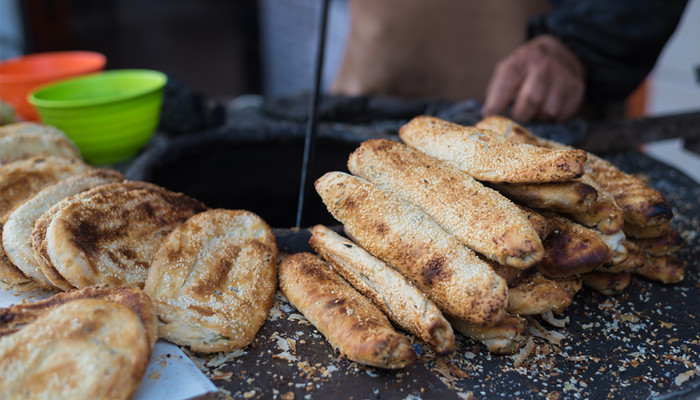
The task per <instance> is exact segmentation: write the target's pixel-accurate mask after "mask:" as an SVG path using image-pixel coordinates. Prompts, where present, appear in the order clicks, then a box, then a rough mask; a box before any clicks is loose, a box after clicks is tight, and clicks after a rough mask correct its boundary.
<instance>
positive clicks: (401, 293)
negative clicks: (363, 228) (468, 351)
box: [309, 225, 454, 354]
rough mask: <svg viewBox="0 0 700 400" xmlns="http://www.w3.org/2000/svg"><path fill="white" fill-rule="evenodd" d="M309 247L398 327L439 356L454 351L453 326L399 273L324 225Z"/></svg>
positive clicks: (315, 234) (317, 226)
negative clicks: (425, 344) (431, 348)
mask: <svg viewBox="0 0 700 400" xmlns="http://www.w3.org/2000/svg"><path fill="white" fill-rule="evenodd" d="M309 244H310V245H311V247H312V248H313V249H314V250H316V252H317V253H319V254H320V255H321V256H322V257H323V258H324V259H325V260H326V262H328V263H330V264H331V265H332V266H333V269H334V270H335V271H337V272H338V273H339V274H340V275H341V276H342V277H343V278H345V280H346V281H348V282H349V283H350V284H352V286H353V287H354V288H355V289H356V290H357V291H358V292H360V293H362V294H363V295H365V296H366V297H367V298H369V299H370V300H372V301H373V302H374V304H376V305H377V307H379V309H380V310H382V311H383V312H384V314H386V315H387V316H388V317H389V318H390V319H391V320H392V321H393V322H394V323H395V324H396V325H398V326H399V327H401V328H402V329H404V330H405V331H407V332H408V333H411V334H413V335H415V336H416V337H418V338H420V339H421V340H423V341H425V342H427V343H428V344H430V345H431V346H432V347H433V348H434V349H435V351H436V352H437V353H439V354H446V353H449V352H450V351H451V350H452V347H453V345H454V333H453V332H452V326H451V325H450V323H449V322H447V320H446V319H445V317H444V316H443V315H442V313H441V312H440V310H439V309H438V308H437V306H436V305H435V304H433V302H432V301H430V300H428V299H427V298H426V297H425V296H424V295H423V293H421V292H420V291H419V290H418V289H417V288H416V287H415V286H413V285H412V284H411V283H410V282H408V281H407V280H406V278H404V277H403V275H401V274H400V273H399V272H397V271H395V270H394V269H392V268H391V267H389V266H388V265H386V264H385V263H384V262H382V261H381V260H379V259H377V258H375V257H374V256H373V255H371V254H369V253H368V252H367V251H365V250H364V249H363V248H361V247H360V246H358V245H357V244H355V243H353V242H351V241H350V240H348V239H345V238H343V237H342V236H340V235H338V234H337V233H335V232H333V231H332V230H330V229H328V228H327V227H325V226H323V225H316V226H314V228H313V234H312V236H311V240H309Z"/></svg>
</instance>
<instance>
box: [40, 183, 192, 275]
mask: <svg viewBox="0 0 700 400" xmlns="http://www.w3.org/2000/svg"><path fill="white" fill-rule="evenodd" d="M205 209H206V207H205V206H204V205H203V204H202V203H200V202H199V201H198V200H195V199H193V198H191V197H188V196H186V195H184V194H182V193H175V192H171V191H169V190H165V189H160V190H149V189H138V190H129V191H126V192H121V193H106V194H96V195H94V196H91V197H88V198H85V199H81V198H79V199H78V200H74V201H71V202H70V203H69V204H66V205H65V206H63V207H62V208H61V209H60V210H59V211H58V212H57V213H56V215H55V216H54V217H53V219H52V220H51V223H50V224H49V226H48V228H47V229H46V239H45V241H46V245H47V253H48V255H49V258H50V260H51V263H52V264H53V266H54V267H55V268H56V269H57V270H58V272H59V273H60V274H61V276H63V277H64V278H65V279H66V280H67V281H68V282H70V283H71V285H73V286H75V287H85V286H92V285H96V284H107V285H109V286H135V287H143V284H144V282H145V280H146V276H147V274H148V268H149V267H150V265H151V262H152V261H153V256H154V255H155V253H156V251H157V250H158V247H159V246H160V244H161V243H162V241H163V240H164V239H165V237H166V236H167V235H168V234H169V233H170V232H171V231H172V230H173V229H175V228H176V227H177V226H179V225H180V224H182V223H183V222H185V221H186V220H187V219H188V218H189V217H191V216H192V215H194V214H197V213H199V212H202V211H204V210H205Z"/></svg>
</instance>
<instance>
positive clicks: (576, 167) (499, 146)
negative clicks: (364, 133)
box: [399, 116, 586, 183]
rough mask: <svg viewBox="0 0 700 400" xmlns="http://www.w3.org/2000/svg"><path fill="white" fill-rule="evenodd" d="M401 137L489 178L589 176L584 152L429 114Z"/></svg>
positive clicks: (539, 179)
mask: <svg viewBox="0 0 700 400" xmlns="http://www.w3.org/2000/svg"><path fill="white" fill-rule="evenodd" d="M399 135H400V136H401V139H402V140H403V141H404V143H406V144H407V145H409V146H410V147H412V148H414V149H417V150H419V151H422V152H423V153H426V154H428V155H430V156H432V157H435V158H437V159H440V160H443V161H446V162H448V163H450V164H452V165H454V166H455V167H457V168H458V169H460V170H462V171H465V172H467V173H468V174H469V175H471V176H472V177H474V178H475V179H478V180H483V181H489V182H511V183H536V182H537V183H540V182H561V181H567V180H570V179H574V178H578V177H579V176H581V175H583V172H584V171H583V168H584V166H585V164H586V152H585V151H583V150H553V149H547V148H540V147H536V146H531V145H527V144H522V143H519V142H516V141H513V140H510V139H507V138H505V137H503V136H501V135H498V134H495V133H493V132H491V131H489V130H483V129H478V128H474V127H467V126H461V125H457V124H453V123H451V122H447V121H444V120H441V119H439V118H434V117H428V116H420V117H416V118H414V119H412V120H411V121H410V122H409V123H408V124H406V125H404V126H402V127H401V129H400V131H399Z"/></svg>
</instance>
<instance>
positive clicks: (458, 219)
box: [348, 139, 544, 269]
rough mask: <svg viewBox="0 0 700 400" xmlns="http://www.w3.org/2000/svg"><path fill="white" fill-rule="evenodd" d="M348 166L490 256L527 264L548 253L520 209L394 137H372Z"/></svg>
mask: <svg viewBox="0 0 700 400" xmlns="http://www.w3.org/2000/svg"><path fill="white" fill-rule="evenodd" d="M348 168H349V169H350V171H351V172H352V173H353V174H355V175H357V176H359V177H361V178H364V179H366V180H368V181H370V182H372V183H373V184H375V185H376V186H377V187H378V188H379V189H381V190H383V191H385V192H388V193H391V194H393V195H395V196H397V197H400V198H401V199H403V200H404V201H407V202H409V203H412V204H414V205H416V206H418V207H420V208H421V209H422V210H423V211H425V212H426V213H427V214H428V215H430V216H431V217H432V218H433V219H434V220H435V222H437V223H438V224H439V225H440V226H441V227H442V228H443V229H445V230H446V231H448V232H450V233H451V234H453V235H454V236H455V237H456V238H457V239H459V241H460V242H462V243H463V244H465V245H466V246H467V247H469V248H470V249H472V250H473V251H475V252H477V253H480V254H482V255H484V256H486V257H487V258H489V259H491V260H494V261H496V262H499V263H501V264H504V265H509V266H512V267H515V268H521V269H527V268H529V267H531V266H532V265H534V264H535V263H537V262H539V261H540V260H541V259H542V257H543V256H544V248H543V247H542V242H541V241H540V238H539V236H538V235H537V232H536V231H535V230H534V229H533V227H532V225H531V224H530V222H529V221H528V219H527V216H526V215H525V214H524V213H523V212H522V211H521V210H520V208H518V207H517V206H516V205H515V204H513V203H512V202H511V201H510V200H508V199H506V198H505V197H503V196H502V195H501V194H500V193H498V192H497V191H495V190H492V189H490V188H488V187H485V186H484V185H482V184H481V183H479V182H478V181H476V180H474V179H473V178H471V177H470V176H469V175H467V174H465V173H463V172H461V171H459V170H457V169H455V168H452V167H450V166H449V165H447V164H445V163H442V162H440V161H438V160H436V159H434V158H432V157H429V156H427V155H425V154H423V153H421V152H419V151H416V150H413V149H410V148H408V147H406V146H405V145H403V144H401V143H398V142H394V141H391V140H384V139H373V140H368V141H365V142H364V143H362V144H361V145H360V147H359V148H357V149H356V150H355V151H354V152H353V153H352V154H351V155H350V158H349V160H348ZM436 193H439V194H440V195H439V196H436V195H435V194H436Z"/></svg>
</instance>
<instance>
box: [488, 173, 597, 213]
mask: <svg viewBox="0 0 700 400" xmlns="http://www.w3.org/2000/svg"><path fill="white" fill-rule="evenodd" d="M488 186H490V187H492V188H494V189H496V190H498V191H499V192H501V193H503V195H504V196H506V197H508V198H510V199H513V200H514V201H518V202H521V203H523V204H525V205H527V206H529V207H534V208H543V209H545V210H550V211H556V212H563V213H579V212H584V211H586V210H588V209H589V208H591V206H592V205H593V204H594V202H595V199H596V197H597V196H598V192H597V191H596V190H595V188H593V186H591V185H589V184H586V183H583V182H581V181H580V180H571V181H566V182H550V183H491V184H489V185H488Z"/></svg>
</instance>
